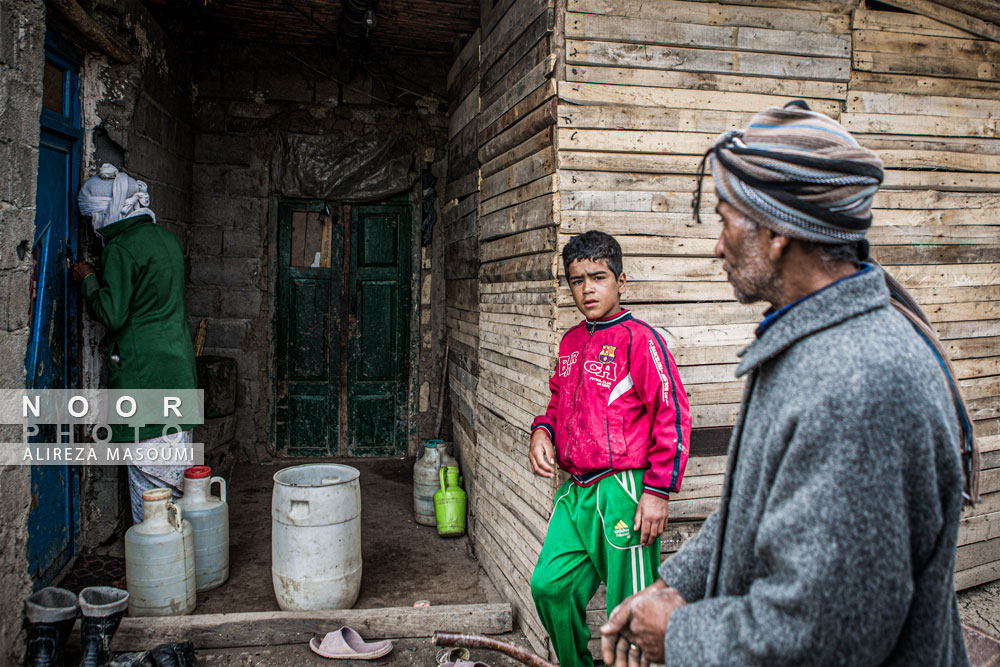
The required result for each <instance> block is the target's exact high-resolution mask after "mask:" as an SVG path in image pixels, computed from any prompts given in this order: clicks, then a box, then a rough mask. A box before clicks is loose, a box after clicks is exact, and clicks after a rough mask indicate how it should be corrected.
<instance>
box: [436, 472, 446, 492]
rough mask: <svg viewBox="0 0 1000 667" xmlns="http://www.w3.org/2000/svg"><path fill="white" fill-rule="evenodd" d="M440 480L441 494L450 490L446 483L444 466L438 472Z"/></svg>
mask: <svg viewBox="0 0 1000 667" xmlns="http://www.w3.org/2000/svg"><path fill="white" fill-rule="evenodd" d="M438 479H439V480H441V493H444V492H445V490H446V489H447V488H448V485H447V484H445V481H444V466H442V467H441V468H440V469H439V470H438Z"/></svg>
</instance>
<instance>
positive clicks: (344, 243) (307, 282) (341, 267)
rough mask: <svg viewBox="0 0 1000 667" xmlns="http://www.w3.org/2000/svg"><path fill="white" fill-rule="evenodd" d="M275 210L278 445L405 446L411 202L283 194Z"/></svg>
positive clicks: (380, 450) (332, 451) (333, 448)
mask: <svg viewBox="0 0 1000 667" xmlns="http://www.w3.org/2000/svg"><path fill="white" fill-rule="evenodd" d="M277 219H278V254H277V261H278V272H277V273H278V289H277V295H278V298H277V308H276V313H277V316H276V326H275V331H276V355H275V356H276V366H277V371H278V377H277V382H276V394H277V395H276V400H275V428H274V433H275V437H276V440H277V446H278V449H279V450H280V451H281V452H282V453H284V454H286V455H289V456H336V455H338V454H341V455H343V454H347V455H349V456H392V455H402V454H405V453H406V445H407V434H408V429H407V408H408V404H407V394H408V387H409V381H410V362H409V357H410V352H409V347H410V338H409V315H410V280H411V273H410V270H411V262H410V254H411V248H410V239H411V225H412V213H411V206H410V204H409V203H408V202H407V201H405V200H392V201H388V202H384V203H378V204H354V205H347V204H329V203H325V202H321V201H309V200H292V199H283V200H281V201H279V202H278V212H277Z"/></svg>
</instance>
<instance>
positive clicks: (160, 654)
mask: <svg viewBox="0 0 1000 667" xmlns="http://www.w3.org/2000/svg"><path fill="white" fill-rule="evenodd" d="M149 655H150V656H151V657H152V658H153V662H154V663H156V667H198V658H196V657H195V655H194V644H192V643H191V642H176V643H174V644H160V645H159V646H156V647H153V648H151V649H149Z"/></svg>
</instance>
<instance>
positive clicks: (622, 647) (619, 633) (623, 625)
mask: <svg viewBox="0 0 1000 667" xmlns="http://www.w3.org/2000/svg"><path fill="white" fill-rule="evenodd" d="M685 604H687V601H685V600H684V596H682V595H681V594H680V591H678V590H677V589H676V588H667V587H666V584H664V583H663V582H662V581H657V582H656V583H655V584H653V585H652V586H648V587H646V588H645V589H643V590H642V591H640V592H639V593H638V594H636V595H633V596H632V597H630V598H627V599H625V601H623V602H622V603H621V604H620V605H618V606H617V607H615V609H614V611H612V612H611V616H610V617H609V618H608V622H607V623H605V624H604V625H603V626H602V627H601V657H602V658H603V659H604V663H605V664H607V665H613V666H614V667H645V666H646V665H648V664H649V663H651V662H657V663H662V662H663V660H664V655H663V638H664V637H665V636H666V633H667V624H668V623H669V622H670V616H671V614H673V613H674V610H676V609H678V608H679V607H682V606H684V605H685Z"/></svg>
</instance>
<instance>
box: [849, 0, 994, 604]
mask: <svg viewBox="0 0 1000 667" xmlns="http://www.w3.org/2000/svg"><path fill="white" fill-rule="evenodd" d="M852 35H853V43H854V51H853V54H852V60H853V67H852V70H851V78H850V81H849V86H848V95H847V101H846V105H845V112H844V114H843V115H842V117H841V121H842V122H843V123H844V125H845V127H847V128H848V129H849V130H851V131H852V132H854V133H855V136H857V138H858V141H859V142H861V143H862V144H863V145H865V146H868V147H869V148H872V149H873V150H876V151H878V153H879V155H881V157H882V160H883V161H884V162H885V164H886V167H887V168H888V171H887V172H886V173H887V177H886V184H885V185H884V186H883V192H882V195H881V197H880V198H878V199H877V200H876V206H877V208H878V209H879V210H876V211H875V214H874V215H875V224H874V226H873V228H872V231H871V233H870V237H871V239H872V243H873V244H874V246H875V247H874V248H873V250H872V254H873V255H874V256H875V257H876V258H877V259H878V260H879V261H880V262H881V263H882V264H883V265H885V266H886V267H887V268H888V270H889V271H891V272H892V273H893V274H894V275H895V276H896V277H897V278H899V280H900V281H901V282H902V283H903V284H904V285H905V286H906V287H907V288H908V289H910V290H911V291H912V293H913V295H914V297H915V298H916V299H917V301H918V302H919V303H920V304H921V305H922V306H923V307H924V310H925V311H926V312H927V315H928V317H929V318H930V320H931V322H932V323H933V324H934V328H935V329H936V330H937V332H938V334H939V335H940V336H941V338H942V339H943V340H944V341H945V342H946V344H947V346H948V350H949V353H950V354H951V356H952V359H954V360H955V369H956V372H957V373H958V376H959V384H961V386H962V390H963V392H964V393H965V397H966V400H967V401H968V403H969V407H970V410H971V412H972V418H973V419H974V420H975V431H976V434H977V435H978V437H979V443H980V447H981V449H982V452H983V475H982V479H981V482H980V484H981V488H980V492H981V493H982V496H983V503H982V505H980V506H978V507H975V508H970V509H967V510H966V511H965V513H964V518H963V520H962V527H961V531H960V533H959V547H958V555H957V557H956V562H955V571H956V575H955V585H956V587H957V588H958V589H963V588H968V587H970V586H975V585H977V584H980V583H983V582H986V581H992V580H994V579H997V578H998V577H1000V429H998V426H1000V420H998V419H997V418H998V416H1000V356H998V355H1000V175H998V173H997V172H1000V138H998V137H1000V120H998V119H1000V67H997V63H998V62H1000V43H997V42H993V41H987V40H983V39H981V38H979V37H976V36H975V35H971V34H969V33H967V32H964V31H962V30H959V29H956V28H953V27H950V26H948V25H945V24H943V23H939V22H937V21H934V20H932V19H929V18H926V17H923V16H920V15H917V14H906V13H898V12H876V11H868V10H864V9H857V10H855V12H854V14H853V23H852Z"/></svg>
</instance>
